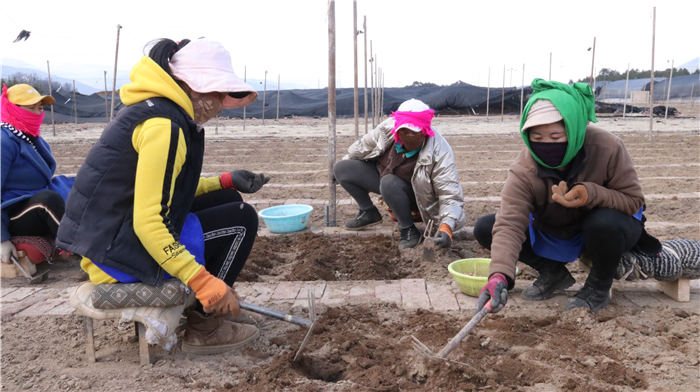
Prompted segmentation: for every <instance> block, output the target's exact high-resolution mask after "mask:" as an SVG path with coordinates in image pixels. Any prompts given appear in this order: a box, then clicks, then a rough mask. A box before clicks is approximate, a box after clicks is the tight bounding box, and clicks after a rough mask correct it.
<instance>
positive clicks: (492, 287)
mask: <svg viewBox="0 0 700 392" xmlns="http://www.w3.org/2000/svg"><path fill="white" fill-rule="evenodd" d="M532 88H533V90H534V93H533V94H532V96H531V97H530V99H529V101H528V103H527V105H526V106H525V111H524V115H523V118H522V120H521V122H520V131H521V132H520V134H521V136H522V138H523V141H524V142H525V146H526V147H525V148H524V149H523V150H522V151H521V152H520V154H519V155H518V157H517V158H516V159H515V162H513V164H511V166H510V169H509V171H508V177H507V179H506V183H505V185H504V187H503V191H502V192H501V206H500V209H499V210H498V213H497V214H495V215H488V216H485V217H482V218H481V219H479V220H478V221H477V223H476V225H475V227H474V236H475V237H476V239H477V241H478V242H479V243H480V244H481V245H482V246H484V247H486V248H488V249H490V250H491V267H490V270H489V281H488V283H487V285H486V287H485V288H484V289H483V290H482V292H481V296H480V297H479V302H478V305H477V310H479V309H481V307H483V306H484V304H485V303H486V301H488V300H489V299H491V305H492V307H493V310H492V311H498V310H500V309H501V308H502V307H503V305H505V302H506V300H507V297H508V294H507V289H510V288H512V287H513V284H514V279H515V265H516V263H517V261H518V260H520V261H521V262H523V263H525V264H527V265H529V266H531V267H532V268H534V269H535V270H537V272H539V277H538V278H537V280H535V282H534V284H533V285H532V286H529V287H527V288H525V289H524V290H523V292H522V297H523V299H525V300H529V301H541V300H545V299H548V298H550V297H551V296H552V294H553V293H554V292H555V291H557V290H564V289H566V288H568V287H571V286H572V285H573V284H574V283H575V280H574V278H573V276H571V274H570V273H569V270H568V269H567V268H566V263H569V262H572V261H574V260H576V259H577V258H578V257H579V255H580V254H581V253H582V252H583V251H585V252H586V254H587V255H588V256H589V258H590V259H591V260H592V267H591V272H590V274H589V276H588V278H587V279H586V282H585V284H584V285H583V288H582V289H581V290H580V291H579V292H578V293H576V294H575V295H574V296H573V297H571V298H569V299H568V301H567V302H566V304H565V306H564V307H565V308H566V309H573V308H577V307H583V308H589V309H590V310H591V311H593V312H597V311H599V310H600V309H602V308H603V307H604V306H606V305H607V304H608V303H609V302H610V296H609V290H610V287H611V286H612V282H613V278H614V276H615V272H616V269H617V267H618V264H619V263H620V259H621V257H622V254H623V253H625V252H626V251H629V250H630V249H632V248H633V247H635V246H638V247H640V248H644V249H647V251H648V252H650V253H658V252H659V251H660V249H661V247H660V243H659V242H658V240H656V239H655V238H653V237H651V236H649V235H648V234H647V233H646V231H645V230H644V224H643V215H642V212H643V211H644V194H643V193H642V187H641V185H640V183H639V180H638V178H637V172H636V171H635V168H634V164H633V163H632V159H631V157H630V155H629V153H628V152H627V149H626V148H625V145H624V144H623V142H622V140H620V138H618V137H617V136H615V135H613V134H612V133H610V132H607V131H605V130H603V129H600V128H597V127H595V126H589V125H588V123H589V121H590V122H597V120H596V118H595V111H594V100H593V94H592V91H591V88H590V86H588V85H587V84H583V83H574V85H573V86H568V85H565V84H562V83H559V82H547V81H544V80H542V79H535V80H534V81H533V82H532Z"/></svg>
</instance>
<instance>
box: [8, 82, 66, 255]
mask: <svg viewBox="0 0 700 392" xmlns="http://www.w3.org/2000/svg"><path fill="white" fill-rule="evenodd" d="M54 103H56V100H55V99H53V98H52V97H51V96H48V95H41V94H39V92H38V91H36V89H35V88H34V87H32V86H30V85H28V84H16V85H14V86H12V87H10V88H9V89H8V88H7V87H6V86H5V85H3V87H2V103H1V109H0V113H1V114H0V116H1V117H0V120H1V121H2V122H1V123H0V128H1V129H2V156H1V158H2V164H1V166H2V173H1V174H0V181H2V185H1V187H2V192H1V197H2V262H3V263H12V261H11V260H10V255H11V254H12V255H14V256H15V257H17V249H23V250H25V251H27V255H28V256H29V259H30V260H31V261H32V262H34V263H40V262H41V261H44V260H46V259H47V258H49V257H51V255H52V254H53V250H54V249H53V248H54V247H53V243H54V240H55V238H56V233H57V232H58V224H59V222H60V221H61V218H62V217H63V210H64V208H65V198H66V197H67V196H68V191H69V190H70V187H71V185H72V184H73V178H67V177H65V176H57V177H54V174H55V173H56V160H55V159H54V158H53V156H52V155H51V147H49V144H48V143H47V142H46V140H44V138H42V137H41V130H40V129H39V127H40V126H41V124H42V122H43V121H44V105H53V104H54ZM12 237H43V238H44V239H45V240H46V242H45V241H43V240H41V241H40V242H41V243H42V244H47V242H48V244H50V246H49V245H48V244H47V245H45V246H43V247H42V246H41V244H40V243H34V242H36V241H32V240H31V239H30V238H27V239H23V241H24V242H17V241H15V240H13V241H15V243H13V241H11V240H10V239H11V238H12ZM47 246H48V248H49V249H43V248H46V247H47Z"/></svg>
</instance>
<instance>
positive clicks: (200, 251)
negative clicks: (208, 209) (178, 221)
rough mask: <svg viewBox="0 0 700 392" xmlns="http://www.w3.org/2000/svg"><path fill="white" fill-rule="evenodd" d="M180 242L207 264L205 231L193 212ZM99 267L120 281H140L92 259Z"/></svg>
mask: <svg viewBox="0 0 700 392" xmlns="http://www.w3.org/2000/svg"><path fill="white" fill-rule="evenodd" d="M180 243H181V244H182V245H184V246H185V249H187V250H188V251H189V252H190V253H192V255H194V259H195V261H197V263H199V264H201V265H205V262H204V231H203V230H202V224H201V223H199V219H198V218H197V215H195V214H193V213H189V214H187V219H185V224H184V225H183V226H182V232H181V233H180ZM92 262H93V264H95V265H96V266H97V267H98V268H99V269H101V270H102V271H104V272H105V273H106V274H107V275H109V276H111V277H112V278H114V279H116V280H118V281H119V283H136V282H139V280H138V279H136V278H134V277H133V276H131V275H129V274H127V273H126V272H122V271H120V270H118V269H116V268H113V267H109V266H106V265H104V264H100V263H98V262H96V261H94V260H92ZM170 278H172V276H171V275H170V274H165V279H170Z"/></svg>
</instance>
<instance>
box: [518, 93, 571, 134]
mask: <svg viewBox="0 0 700 392" xmlns="http://www.w3.org/2000/svg"><path fill="white" fill-rule="evenodd" d="M563 119H564V117H562V116H561V113H559V110H558V109H557V107H556V106H554V104H553V103H552V101H550V100H548V99H540V100H538V101H537V102H535V103H533V104H532V106H531V107H530V111H529V112H528V113H527V120H525V124H523V128H522V129H521V130H520V132H527V130H528V129H529V128H533V127H536V126H538V125H546V124H554V123H556V122H559V121H561V120H563Z"/></svg>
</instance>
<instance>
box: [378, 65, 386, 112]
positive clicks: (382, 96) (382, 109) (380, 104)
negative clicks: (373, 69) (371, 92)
mask: <svg viewBox="0 0 700 392" xmlns="http://www.w3.org/2000/svg"><path fill="white" fill-rule="evenodd" d="M381 75H382V88H381V89H380V90H379V91H381V96H380V97H379V122H380V123H381V122H382V121H384V76H385V75H384V69H382V70H381Z"/></svg>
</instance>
